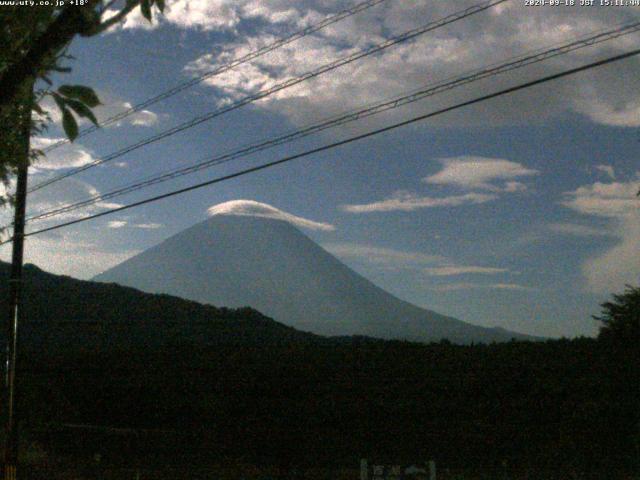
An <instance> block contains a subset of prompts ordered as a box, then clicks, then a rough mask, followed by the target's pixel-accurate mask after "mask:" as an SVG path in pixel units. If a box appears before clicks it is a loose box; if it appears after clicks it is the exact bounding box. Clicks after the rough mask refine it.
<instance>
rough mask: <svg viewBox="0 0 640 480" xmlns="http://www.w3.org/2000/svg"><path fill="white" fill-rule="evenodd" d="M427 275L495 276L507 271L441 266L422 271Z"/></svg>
mask: <svg viewBox="0 0 640 480" xmlns="http://www.w3.org/2000/svg"><path fill="white" fill-rule="evenodd" d="M422 271H423V272H424V273H426V274H427V275H431V276H435V277H447V276H452V275H465V274H482V275H496V274H499V273H506V272H508V271H509V270H508V269H506V268H495V267H478V266H473V265H466V266H460V265H443V266H440V267H428V268H424V269H423V270H422Z"/></svg>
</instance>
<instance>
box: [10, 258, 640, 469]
mask: <svg viewBox="0 0 640 480" xmlns="http://www.w3.org/2000/svg"><path fill="white" fill-rule="evenodd" d="M3 285H5V284H3ZM26 310H27V315H28V317H29V319H28V320H27V324H30V326H28V327H27V328H26V329H25V330H24V332H25V333H24V335H23V338H24V339H25V343H24V346H25V347H26V348H25V349H24V350H23V352H24V354H23V355H22V358H21V369H20V378H21V384H20V385H21V396H20V399H21V403H20V404H21V405H22V406H23V408H22V425H23V433H24V438H25V439H26V440H25V442H27V443H26V445H31V443H29V442H36V444H38V445H40V448H41V449H42V450H44V451H45V452H46V455H45V458H46V459H51V458H62V457H65V456H66V458H71V459H73V461H72V463H73V465H78V464H84V463H83V462H86V464H87V465H90V464H92V463H91V462H93V460H92V459H93V458H94V457H95V454H96V453H100V455H101V457H100V458H102V460H101V462H102V465H112V466H113V465H120V466H131V465H134V464H135V465H144V466H146V467H148V468H155V469H156V470H158V471H167V469H168V468H169V467H170V466H171V468H176V467H178V468H179V469H180V471H181V472H182V473H183V474H185V477H184V478H200V477H197V476H194V475H191V476H189V475H187V474H186V473H184V472H188V471H190V470H189V469H190V468H191V469H195V468H200V467H202V466H206V465H210V464H212V463H216V464H225V465H229V464H234V465H235V464H243V465H254V466H256V469H257V470H254V473H255V472H260V471H264V469H265V468H267V466H269V465H285V470H286V471H291V469H292V468H294V466H295V468H299V469H304V468H311V467H318V468H329V466H334V465H343V466H344V465H346V466H355V465H357V463H358V461H359V459H360V458H361V457H366V458H371V459H379V460H380V461H388V462H413V461H416V460H425V459H429V458H433V459H435V460H436V461H437V463H438V465H439V468H441V473H442V475H441V476H439V478H444V479H445V480H447V479H448V478H453V477H447V476H446V471H447V469H448V470H450V471H451V472H454V471H462V470H464V471H465V472H467V474H469V472H475V474H477V476H465V477H458V478H501V477H500V476H496V475H498V474H499V475H502V476H503V477H502V478H557V479H566V478H573V477H572V475H577V474H578V473H581V474H582V475H584V476H583V477H579V478H607V479H622V478H633V477H629V476H630V475H631V474H632V473H633V472H634V469H636V468H637V467H638V458H639V457H638V439H639V428H638V427H639V419H640V418H639V413H640V409H639V408H638V405H639V404H640V402H639V399H640V395H639V390H638V388H639V387H638V385H640V378H639V375H638V364H639V362H640V357H639V355H638V348H637V345H633V346H629V345H627V346H626V347H622V346H619V345H616V344H615V343H612V342H599V341H597V340H595V339H575V340H554V341H546V342H515V341H514V342H508V343H502V344H491V345H481V344H479V345H470V346H456V345H452V344H450V343H449V342H440V343H434V344H430V345H424V344H416V343H408V342H399V341H376V340H373V339H366V338H342V339H327V338H322V337H317V336H313V335H309V334H305V333H301V332H297V331H295V330H293V329H290V328H288V327H284V326H282V325H279V324H278V323H276V322H274V321H272V320H270V319H268V318H266V317H263V316H261V315H260V314H258V313H257V312H255V311H253V310H251V309H243V310H225V309H218V308H214V307H206V306H201V305H198V304H195V303H192V302H187V301H183V300H180V299H177V298H173V297H168V296H156V295H148V294H142V293H141V292H138V291H135V290H132V289H126V288H122V287H119V286H115V285H104V284H93V283H91V282H80V281H77V280H73V279H70V278H66V277H65V278H61V277H56V276H52V275H48V274H45V273H44V272H42V271H39V270H37V269H36V268H34V267H29V268H27V309H26ZM60 322H70V323H71V324H72V326H66V325H67V324H66V323H63V327H59V324H60ZM92 322H93V323H92ZM78 323H87V324H88V325H87V326H83V327H81V328H80V327H78V325H77V324H78ZM185 324H190V325H189V327H188V328H186V327H185V326H184V325H185ZM91 325H93V326H91ZM176 325H180V327H176ZM194 325H204V326H206V328H205V327H202V328H200V327H198V328H195V327H194ZM134 326H135V328H134ZM61 347H63V348H61ZM78 425H80V426H83V425H84V426H87V425H89V426H91V425H93V426H109V427H110V428H112V431H113V432H117V434H113V435H112V434H110V433H108V432H109V431H111V430H109V431H107V433H105V431H103V430H92V429H90V428H89V429H85V430H82V428H85V427H77V426H78ZM76 428H80V430H74V429H76ZM123 432H124V433H123ZM126 432H134V434H128V433H126ZM154 432H155V433H154ZM483 472H484V473H483ZM496 472H497V473H496ZM481 474H486V475H488V476H485V477H482V476H481ZM507 474H508V476H506V475H507ZM243 475H244V474H243ZM354 475H357V473H354ZM532 475H533V476H532ZM172 476H173V477H174V478H182V477H177V476H175V475H172ZM236 476H237V475H236ZM245 476H246V477H249V476H251V475H250V474H249V473H247V474H246V475H245ZM47 478H56V477H55V476H54V475H50V476H49V477H47ZM59 478H67V477H59ZM78 478H94V477H78ZM109 478H111V477H109ZM113 478H116V477H113ZM117 478H120V477H117ZM122 478H130V477H126V476H123V477H122ZM157 478H162V477H157ZM216 478H218V477H216ZM231 478H235V477H233V476H232V477H231ZM237 478H239V476H237ZM252 478H260V475H258V474H257V473H255V475H253V477H252ZM319 478H324V477H322V476H320V477H319Z"/></svg>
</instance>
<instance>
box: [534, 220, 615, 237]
mask: <svg viewBox="0 0 640 480" xmlns="http://www.w3.org/2000/svg"><path fill="white" fill-rule="evenodd" d="M547 228H548V229H549V230H551V231H552V232H554V233H559V234H562V235H574V236H576V237H600V236H606V235H611V232H609V231H606V230H602V229H599V228H593V227H590V226H588V225H580V224H578V223H550V224H549V225H547Z"/></svg>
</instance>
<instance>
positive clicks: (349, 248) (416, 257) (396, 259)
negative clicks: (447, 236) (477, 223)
mask: <svg viewBox="0 0 640 480" xmlns="http://www.w3.org/2000/svg"><path fill="white" fill-rule="evenodd" d="M322 247H323V248H324V249H325V250H327V251H329V252H330V253H332V254H333V255H335V256H337V257H339V258H346V259H358V260H364V261H367V262H369V263H373V264H377V265H383V266H393V267H399V266H411V267H414V266H420V265H430V264H434V263H439V262H442V261H444V260H445V258H444V257H442V256H441V255H428V254H425V253H420V252H406V251H402V250H396V249H392V248H382V247H374V246H371V245H362V244H358V243H327V244H323V245H322Z"/></svg>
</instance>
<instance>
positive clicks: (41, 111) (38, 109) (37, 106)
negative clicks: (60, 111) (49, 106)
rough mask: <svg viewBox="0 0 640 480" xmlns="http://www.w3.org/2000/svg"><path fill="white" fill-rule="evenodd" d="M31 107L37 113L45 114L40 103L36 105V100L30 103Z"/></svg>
mask: <svg viewBox="0 0 640 480" xmlns="http://www.w3.org/2000/svg"><path fill="white" fill-rule="evenodd" d="M31 108H33V110H35V112H36V113H38V114H39V115H44V114H45V111H44V109H43V108H42V107H41V106H40V105H38V104H37V103H36V102H33V104H32V105H31Z"/></svg>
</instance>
